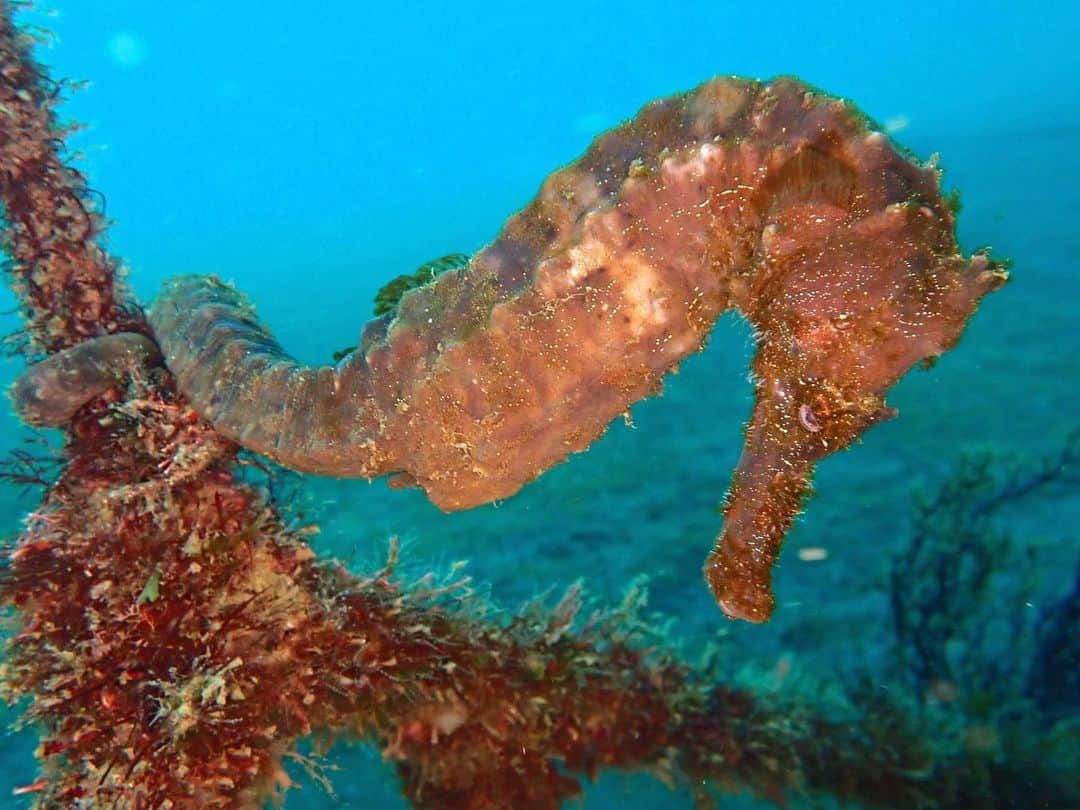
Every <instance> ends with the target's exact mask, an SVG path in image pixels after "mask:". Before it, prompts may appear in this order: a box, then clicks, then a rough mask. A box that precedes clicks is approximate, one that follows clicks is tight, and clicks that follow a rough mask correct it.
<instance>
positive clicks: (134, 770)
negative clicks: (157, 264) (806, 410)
mask: <svg viewBox="0 0 1080 810" xmlns="http://www.w3.org/2000/svg"><path fill="white" fill-rule="evenodd" d="M0 11H2V12H3V14H2V17H0V70H2V72H3V82H0V91H2V93H3V98H0V102H2V103H3V105H4V112H5V114H6V120H0V193H2V200H3V207H4V209H3V210H4V223H3V238H4V242H5V244H4V247H5V252H6V253H7V256H8V264H7V271H8V276H9V279H10V281H11V283H12V285H13V287H14V289H15V290H16V293H17V294H18V296H19V298H20V302H21V304H22V306H23V309H24V314H25V315H26V328H25V332H24V334H23V335H22V338H23V340H22V342H21V343H20V345H22V346H24V347H26V348H27V352H28V353H32V352H34V351H44V352H54V351H58V350H61V349H64V348H66V347H69V346H73V345H77V344H79V343H80V342H81V341H84V340H85V339H87V338H88V337H92V336H96V335H99V334H102V333H106V332H116V331H135V332H140V331H141V332H144V333H145V331H146V329H145V324H144V320H143V318H142V314H141V312H140V311H139V309H138V307H137V306H135V305H134V304H133V303H132V302H131V299H130V298H129V296H128V294H127V292H126V291H125V290H124V289H123V288H122V287H120V286H119V284H118V282H117V277H116V263H115V261H114V260H113V259H112V258H111V257H109V256H108V255H107V254H106V253H105V252H104V251H103V250H102V249H101V247H100V244H99V239H100V236H101V233H102V229H103V222H102V220H101V218H100V215H99V214H98V213H97V209H96V207H95V202H94V197H93V195H91V194H90V192H89V191H88V190H87V188H86V186H85V183H84V181H83V179H82V178H81V176H79V175H78V174H77V173H76V172H75V171H73V170H72V169H71V168H70V167H68V166H66V165H65V164H64V163H63V161H62V160H61V156H60V150H61V148H62V139H63V136H64V135H65V134H66V133H65V131H64V130H63V129H62V128H60V127H58V125H57V124H56V121H55V119H54V117H53V111H54V108H55V105H56V103H57V100H58V97H59V96H60V94H61V91H62V89H63V88H62V85H59V84H56V83H54V82H52V81H51V80H49V79H48V78H47V77H46V76H45V75H44V74H43V73H42V72H41V71H40V69H39V68H38V66H37V65H36V64H35V63H34V62H33V61H32V60H31V58H30V55H29V48H30V46H31V41H30V38H29V37H28V35H27V34H25V33H23V32H20V31H18V30H17V29H15V28H13V27H12V25H11V21H10V11H11V8H10V5H9V4H8V3H0ZM1077 453H1078V442H1077V438H1076V436H1075V435H1074V436H1073V437H1071V438H1070V439H1069V440H1068V441H1067V442H1066V443H1065V444H1064V446H1063V448H1062V450H1061V452H1060V455H1059V456H1057V457H1055V458H1053V459H1049V460H1047V461H1046V462H1045V463H1041V464H1038V463H1036V464H1028V465H1023V464H1020V465H1018V464H1016V463H1014V462H1011V461H1007V460H1002V459H997V458H994V457H991V456H987V455H973V456H969V457H966V458H964V459H962V460H961V461H960V462H959V463H958V464H957V466H956V468H955V470H954V472H953V474H952V475H951V476H950V477H949V478H947V479H946V480H945V481H944V482H943V483H942V484H941V485H940V486H939V487H938V489H936V490H933V491H931V492H930V494H928V495H926V496H923V497H922V498H920V499H919V500H918V501H917V503H916V507H915V511H914V516H913V520H912V523H911V528H910V531H911V537H910V542H909V543H908V544H907V546H906V547H905V550H904V551H903V552H902V553H901V555H900V556H899V557H898V559H897V560H896V561H895V563H894V565H893V576H892V580H891V592H892V597H893V598H892V608H893V611H892V613H893V625H894V631H895V646H896V655H895V656H894V661H895V662H896V669H895V671H894V672H891V673H889V674H888V680H883V677H884V676H883V675H882V673H877V672H867V673H866V674H865V680H863V681H859V682H855V683H852V684H851V685H850V688H849V690H848V693H847V695H846V696H845V697H844V698H843V699H842V700H837V699H836V697H835V696H831V697H830V699H829V700H825V699H824V697H823V696H822V694H821V693H818V692H815V691H813V690H812V689H798V690H793V691H792V692H791V693H789V694H775V693H772V694H768V695H765V694H756V693H755V692H754V691H752V690H750V689H745V688H737V687H735V686H733V685H728V684H725V682H724V681H723V680H722V678H721V675H720V672H721V670H722V669H724V667H723V666H722V661H720V660H718V659H717V657H716V656H713V657H712V658H711V660H707V661H705V662H703V663H702V664H701V665H699V666H691V665H690V664H689V663H687V662H685V661H683V660H681V659H680V658H679V657H678V655H677V653H676V652H675V651H674V650H673V649H672V648H670V646H668V645H669V643H670V642H668V641H667V640H665V638H664V636H663V634H662V633H661V632H660V630H661V628H662V625H661V624H660V623H659V622H658V619H657V617H652V616H645V615H643V612H642V608H643V605H644V590H643V588H642V586H641V585H640V584H639V585H637V586H635V587H632V588H631V589H630V591H629V592H628V593H627V596H626V599H625V600H624V602H623V603H622V604H620V605H615V606H612V607H611V608H608V609H591V607H590V610H585V609H584V605H585V603H584V601H583V598H582V595H581V593H580V592H579V590H578V589H576V588H575V589H571V590H570V591H569V592H568V593H567V594H565V596H563V597H562V598H561V599H560V600H558V601H557V602H556V603H555V604H550V603H548V602H545V601H539V602H537V603H534V604H531V605H528V606H526V607H525V608H524V609H522V610H521V611H519V612H518V613H517V614H516V615H514V616H512V617H509V618H506V619H503V620H493V619H491V618H487V617H485V613H484V608H485V605H484V603H483V601H482V600H480V599H479V598H478V597H475V596H473V595H472V594H471V593H470V591H469V588H468V582H467V579H465V578H462V577H461V576H460V574H459V573H458V572H452V573H451V574H450V575H448V576H445V577H439V576H435V575H428V576H424V577H421V578H420V579H418V580H415V581H408V582H407V581H404V580H403V579H402V578H401V577H400V575H399V573H398V572H397V565H396V564H397V555H396V547H391V552H390V556H389V559H388V561H387V564H386V566H385V567H384V568H382V569H381V570H378V571H374V572H371V573H370V574H368V575H366V576H362V577H354V576H352V575H350V574H348V573H347V572H346V571H345V570H344V569H343V568H341V567H340V566H338V565H337V564H335V563H333V562H327V561H320V560H317V559H316V558H315V556H314V554H313V553H312V552H311V550H310V548H309V547H308V546H307V544H306V542H305V538H306V537H307V536H308V535H309V534H310V533H311V532H312V531H313V528H312V527H310V526H306V525H303V523H302V522H301V521H299V520H298V519H297V518H296V517H295V516H293V515H292V514H291V512H290V509H289V504H288V503H287V502H282V501H280V500H278V499H277V498H276V497H275V495H274V494H273V487H271V486H270V485H269V484H268V479H265V478H261V477H260V476H259V475H257V474H253V473H252V472H251V470H252V467H250V466H249V467H247V470H248V471H247V472H238V468H237V461H238V456H237V448H236V447H235V445H233V444H232V443H230V442H228V441H226V440H224V439H223V438H222V437H221V436H219V435H218V434H217V433H215V432H214V431H213V430H212V429H211V428H210V426H209V425H208V424H207V423H206V422H205V421H204V420H202V419H201V418H200V417H199V416H198V415H197V414H196V413H195V412H194V411H193V410H192V409H191V408H190V407H189V406H188V404H187V403H186V402H185V400H184V399H183V398H182V397H180V396H179V395H178V394H177V393H176V391H175V390H174V388H173V384H172V381H171V379H170V377H169V375H168V374H167V373H166V372H165V371H164V370H163V369H160V368H159V369H152V370H150V371H148V372H147V373H146V374H145V375H138V374H137V375H135V377H134V378H133V379H131V380H130V381H129V383H128V384H127V385H126V387H125V388H124V389H123V390H120V389H114V390H113V391H111V392H109V393H108V394H106V395H104V396H102V397H99V398H98V399H97V400H95V401H94V402H93V403H91V404H89V405H88V406H87V407H85V408H83V409H81V410H80V411H79V413H77V414H76V415H75V417H74V419H73V420H72V422H71V424H70V425H69V426H68V428H67V431H66V433H65V444H64V447H63V449H62V451H61V452H59V453H58V454H55V455H50V454H40V453H37V452H34V451H31V452H18V453H16V454H14V456H13V457H12V459H11V461H10V463H9V464H8V466H7V467H6V468H5V470H4V477H5V478H6V479H7V480H8V481H9V482H10V483H12V484H14V485H20V486H24V487H31V488H35V489H40V491H41V492H42V493H43V494H42V503H41V505H40V507H38V508H37V509H36V510H34V511H33V512H32V513H31V514H30V515H29V516H28V518H27V523H26V528H25V530H24V531H23V532H22V534H21V535H20V537H19V538H18V540H17V542H16V543H15V544H14V545H13V547H12V548H11V549H10V550H9V553H8V555H7V559H6V562H5V564H4V567H3V571H2V575H0V599H2V600H3V602H4V603H5V604H6V605H7V606H8V608H9V611H10V619H11V627H12V630H11V636H10V640H9V642H8V648H7V653H6V657H5V660H4V662H3V664H2V669H0V676H2V679H3V694H4V696H5V697H6V698H7V700H8V701H9V702H13V703H14V702H21V704H22V706H23V708H24V710H25V720H24V722H25V723H27V724H31V725H32V726H33V727H34V728H36V729H37V730H38V732H39V733H40V735H41V743H40V746H39V748H38V757H39V759H40V761H41V768H42V772H41V776H40V778H39V779H38V780H37V781H36V782H33V783H32V784H27V785H26V786H25V788H24V791H25V792H27V793H31V794H33V795H34V796H35V799H36V801H37V803H38V806H41V807H70V806H72V805H73V804H75V803H76V802H79V803H80V804H81V806H86V807H130V808H136V807H174V808H181V807H255V806H259V805H260V803H262V802H263V801H265V800H266V799H267V798H269V797H273V796H275V795H277V794H279V793H281V792H283V791H284V790H285V789H286V788H287V787H288V785H289V780H288V777H287V776H286V775H285V772H284V770H283V767H282V761H283V759H284V758H287V757H292V758H295V759H297V760H299V761H302V762H303V763H304V764H305V765H306V766H307V767H309V768H311V769H312V771H313V772H314V773H316V774H320V772H319V766H318V761H317V760H312V759H309V758H307V757H302V756H301V755H300V754H299V753H298V752H297V750H296V745H297V743H298V741H299V740H300V739H302V738H304V737H308V736H311V735H313V734H316V735H323V737H324V738H325V739H333V738H336V737H342V736H359V737H361V738H363V739H366V740H368V741H370V742H371V743H372V744H373V745H375V746H377V747H378V748H379V749H380V750H381V751H382V752H383V753H384V755H385V756H386V757H387V758H388V759H389V760H390V761H392V762H394V764H395V766H396V768H397V771H398V774H399V776H400V777H401V781H402V789H403V792H404V794H405V795H406V797H407V798H408V799H409V800H410V801H411V802H412V803H413V804H414V805H415V806H417V807H433V808H440V807H475V808H484V807H557V806H558V805H559V804H560V803H561V802H562V801H563V800H565V799H568V798H570V797H573V796H574V795H576V794H577V793H578V792H579V791H580V785H579V781H578V780H579V779H581V778H583V777H592V776H594V775H595V774H596V773H597V772H598V771H599V770H600V769H603V768H620V769H627V770H632V769H642V770H648V771H649V772H652V773H654V774H656V775H657V776H659V777H660V778H663V779H667V780H670V781H672V782H676V783H684V784H688V785H691V786H692V789H693V790H694V792H695V795H696V796H697V798H698V800H699V803H700V804H701V805H702V806H707V805H708V804H710V803H711V802H712V801H713V800H715V799H716V798H717V797H719V796H720V795H721V794H722V793H724V792H725V791H729V790H738V789H748V790H751V791H753V792H754V793H756V794H757V795H759V796H761V797H763V798H765V799H768V800H772V801H774V802H776V803H777V804H783V803H785V802H786V801H789V800H790V799H792V798H794V797H798V796H811V797H815V798H816V797H819V796H822V795H831V796H835V797H837V798H839V799H841V800H844V801H853V802H857V803H859V804H862V805H865V806H879V807H889V808H893V807H955V808H981V807H987V808H989V807H1016V806H1047V807H1066V806H1076V805H1077V804H1078V803H1080V802H1078V799H1080V797H1078V796H1077V793H1076V791H1077V786H1076V784H1075V781H1074V780H1071V779H1070V774H1074V773H1076V772H1077V768H1078V767H1080V763H1078V762H1076V758H1077V756H1078V755H1077V751H1076V747H1075V735H1076V731H1077V726H1078V723H1080V718H1078V713H1077V708H1078V707H1077V705H1076V695H1077V689H1076V682H1075V678H1076V674H1075V673H1076V672H1077V667H1078V664H1080V650H1078V648H1077V635H1076V633H1075V632H1074V628H1075V624H1076V618H1077V614H1078V612H1080V583H1077V584H1076V585H1074V587H1073V588H1072V589H1071V590H1070V591H1069V592H1068V593H1067V594H1066V595H1065V596H1064V597H1062V598H1061V599H1060V601H1058V602H1057V603H1056V604H1054V605H1053V606H1051V607H1049V608H1046V609H1044V610H1042V611H1039V612H1034V613H1033V612H1031V611H1025V610H1023V609H1022V602H1023V601H1025V599H1028V598H1031V597H1032V596H1033V594H1032V593H1031V592H1030V590H1025V588H1028V587H1030V583H1026V582H1025V581H1024V573H1025V572H1026V571H1028V570H1032V569H1031V568H1030V567H1029V565H1028V560H1027V554H1028V551H1027V549H1026V548H1025V547H1024V546H1023V545H1022V544H1020V543H1018V542H1016V541H1015V540H1014V539H1013V538H1012V537H1011V536H1010V535H1009V534H1008V532H1006V531H1005V529H1004V528H1003V526H1004V523H1003V522H1002V521H1000V518H1001V517H1002V513H1003V512H1004V511H1005V510H1007V509H1009V508H1011V507H1013V506H1016V505H1019V504H1021V502H1022V501H1023V500H1024V499H1034V498H1040V497H1048V496H1050V495H1052V494H1053V493H1054V492H1055V491H1056V489H1055V488H1058V487H1062V486H1067V485H1075V483H1076V471H1075V461H1076V456H1077ZM272 475H273V473H271V476H272ZM1068 562H1069V564H1071V565H1076V564H1077V563H1078V561H1076V560H1073V561H1068ZM1078 570H1080V569H1078ZM1032 601H1037V600H1034V599H1033V600H1032ZM1003 650H1005V651H1007V654H1004V655H1003V654H1002V651H1003ZM883 684H884V685H887V686H888V687H889V688H882V687H883Z"/></svg>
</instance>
